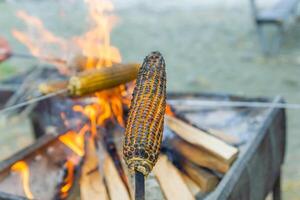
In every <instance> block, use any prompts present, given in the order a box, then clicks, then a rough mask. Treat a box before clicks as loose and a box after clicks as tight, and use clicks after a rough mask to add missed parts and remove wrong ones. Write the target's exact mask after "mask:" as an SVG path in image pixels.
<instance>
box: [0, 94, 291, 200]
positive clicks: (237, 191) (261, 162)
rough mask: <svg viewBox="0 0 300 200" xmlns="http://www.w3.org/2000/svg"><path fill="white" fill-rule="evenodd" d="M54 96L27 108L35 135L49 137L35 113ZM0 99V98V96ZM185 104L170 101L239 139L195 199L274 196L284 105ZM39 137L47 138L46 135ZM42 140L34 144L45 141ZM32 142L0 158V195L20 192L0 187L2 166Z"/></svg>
mask: <svg viewBox="0 0 300 200" xmlns="http://www.w3.org/2000/svg"><path fill="white" fill-rule="evenodd" d="M13 92H14V91H6V92H5V94H7V97H9V96H10V95H12V93H13ZM3 94H4V93H3ZM168 99H169V100H174V101H182V102H185V101H186V102H188V100H190V99H192V100H223V101H224V100H225V101H259V102H283V100H282V98H280V97H275V98H274V99H268V98H244V97H238V96H232V95H220V94H195V93H189V94H186V93H185V94H179V93H170V94H169V95H168ZM56 100H57V99H56ZM56 100H55V98H52V99H49V100H45V101H43V102H40V103H38V104H37V105H36V107H35V108H34V109H32V113H31V114H30V116H31V120H32V123H33V127H34V131H35V135H36V136H37V137H42V138H44V137H49V136H47V135H46V136H43V134H44V133H45V132H46V131H45V130H44V128H45V127H44V125H46V124H48V122H47V117H41V116H45V115H47V110H48V109H49V108H47V110H45V109H43V108H45V106H46V107H47V106H48V107H49V106H50V107H51V101H56ZM0 103H1V104H2V102H0ZM183 105H184V103H183ZM186 108H187V109H185V107H184V106H181V107H178V108H176V106H175V109H176V110H177V112H179V113H180V114H181V115H182V116H184V117H185V118H186V119H188V120H189V121H190V122H192V123H193V124H195V125H199V126H201V127H203V126H204V127H209V128H215V129H218V130H221V131H223V132H225V133H227V134H229V135H231V136H234V137H237V138H238V139H239V142H238V144H237V147H238V148H239V151H240V153H239V155H238V158H237V160H236V161H235V162H234V164H233V165H232V167H231V168H230V170H229V171H228V172H227V173H226V174H225V175H224V176H223V177H222V180H221V181H220V183H219V185H218V186H217V188H216V189H215V190H214V191H212V192H210V193H208V194H205V195H204V194H198V195H197V197H198V199H205V200H215V199H222V200H223V199H264V198H265V197H266V196H267V194H268V193H269V192H271V191H273V192H274V199H275V200H276V199H280V177H281V166H282V164H283V160H284V154H285V138H286V127H285V110H284V109H278V108H225V107H224V108H222V107H215V108H212V107H203V108H201V109H197V110H195V109H191V108H193V106H192V105H188V104H186ZM48 117H51V116H48ZM231 117H232V118H231ZM52 122H53V121H52ZM54 125H55V123H54ZM42 141H43V139H42ZM44 141H48V139H45V140H44ZM50 141H52V139H50ZM46 143H48V142H46ZM46 143H45V144H43V143H40V144H43V145H46ZM43 145H42V146H43ZM46 146H47V145H46ZM36 148H37V145H36V144H33V145H32V146H31V147H28V148H27V149H26V150H25V151H20V152H19V153H17V154H15V155H13V156H12V157H11V158H10V159H8V160H4V161H2V162H1V163H0V174H2V177H1V179H0V199H23V198H24V197H20V196H15V195H14V194H8V193H7V190H3V189H4V188H5V187H6V186H5V187H3V188H1V182H2V181H3V180H4V179H5V176H6V175H5V174H9V172H7V170H8V169H9V168H10V166H11V165H12V164H13V163H14V162H16V161H18V160H21V159H24V158H25V157H26V156H27V155H24V153H26V152H27V153H29V152H30V154H32V155H33V154H35V152H34V151H32V149H36ZM32 162H34V161H32ZM41 178H42V177H41ZM32 184H34V183H32ZM45 190H47V188H45ZM25 199H26V198H25ZM150 199H151V198H150Z"/></svg>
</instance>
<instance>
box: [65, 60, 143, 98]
mask: <svg viewBox="0 0 300 200" xmlns="http://www.w3.org/2000/svg"><path fill="white" fill-rule="evenodd" d="M138 69H139V65H138V64H128V65H115V66H114V67H103V68H100V69H97V70H94V71H88V72H83V73H81V74H79V75H77V76H73V77H71V78H70V81H69V84H68V89H69V94H70V95H71V96H82V95H86V94H90V93H93V92H96V91H99V90H103V89H109V88H112V87H115V86H117V85H120V84H123V83H126V82H128V81H131V80H133V79H135V78H136V76H137V73H138Z"/></svg>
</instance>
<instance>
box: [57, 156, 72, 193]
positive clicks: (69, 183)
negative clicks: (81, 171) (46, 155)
mask: <svg viewBox="0 0 300 200" xmlns="http://www.w3.org/2000/svg"><path fill="white" fill-rule="evenodd" d="M65 167H66V168H67V176H66V178H65V179H64V185H63V186H62V187H61V189H60V192H61V195H60V197H61V198H66V197H67V196H68V192H69V191H70V189H71V187H72V185H73V180H74V170H75V164H74V163H73V162H72V161H71V160H68V161H67V162H66V163H65Z"/></svg>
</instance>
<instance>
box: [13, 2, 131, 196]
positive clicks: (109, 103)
mask: <svg viewBox="0 0 300 200" xmlns="http://www.w3.org/2000/svg"><path fill="white" fill-rule="evenodd" d="M85 3H86V5H87V10H88V17H89V19H90V22H91V28H90V30H89V31H87V32H86V33H84V34H83V35H79V36H75V37H72V38H69V39H64V38H61V37H58V36H56V35H54V34H53V33H51V32H50V31H49V30H47V29H46V28H45V26H44V25H43V22H42V21H41V20H40V19H38V18H37V17H33V16H30V15H29V14H27V13H26V12H24V11H19V12H17V16H18V17H19V18H21V19H22V20H23V21H24V22H25V23H26V24H27V25H28V26H29V27H30V28H29V31H27V32H21V31H18V30H13V35H14V36H15V37H16V38H17V39H18V40H19V41H20V42H22V43H23V44H24V45H26V46H27V48H28V49H29V50H30V51H31V53H32V55H34V56H36V57H39V58H41V57H47V58H52V60H53V59H54V58H55V59H56V60H57V58H62V59H64V58H67V57H68V58H69V57H73V58H76V57H80V58H84V59H82V60H83V61H84V62H83V63H80V70H89V69H93V68H101V67H111V66H112V65H113V64H117V63H120V62H121V54H120V52H119V50H118V49H117V48H116V47H114V46H112V45H111V38H110V33H111V30H112V28H113V26H114V25H115V24H116V22H117V18H116V17H115V16H114V15H112V12H113V10H114V7H113V4H112V3H111V2H110V1H109V0H85ZM32 32H33V33H34V34H32ZM74 44H75V46H76V47H77V50H78V49H79V50H80V55H74V52H76V49H75V50H74V49H72V51H69V49H70V48H69V47H73V48H74ZM50 45H51V46H53V45H54V46H56V47H58V48H56V49H55V50H56V51H54V53H53V52H50V51H49V48H45V47H47V46H50ZM57 49H59V51H57ZM67 53H68V54H73V55H66V54H67ZM55 59H54V60H55ZM65 60H66V59H65ZM82 60H81V61H80V62H82ZM67 63H69V61H66V62H65V63H64V65H61V64H60V63H55V62H52V64H54V65H56V66H57V67H59V71H60V72H63V73H65V74H70V69H69V68H68V66H66V64H67ZM77 64H78V63H77ZM131 86H133V85H131ZM132 89H133V87H130V86H129V87H128V85H127V86H125V85H120V86H118V87H115V88H113V89H110V90H106V91H101V92H96V93H94V95H92V97H87V98H89V100H90V102H91V103H89V104H87V105H74V106H73V108H72V109H73V111H74V112H79V113H81V114H82V115H83V116H85V117H87V118H88V122H87V123H86V124H82V128H81V130H80V131H78V132H76V131H74V130H70V131H67V132H66V133H65V134H63V135H61V136H59V140H60V141H61V142H62V143H63V144H65V145H66V146H67V147H68V148H70V149H71V150H72V151H73V152H74V153H75V154H76V155H77V157H78V156H79V157H81V158H82V157H83V156H84V155H85V148H84V145H85V139H86V137H85V135H86V133H88V132H89V133H90V137H91V139H95V138H96V135H97V128H98V127H99V126H100V127H104V126H105V124H106V123H107V121H108V120H110V121H112V122H116V123H118V124H119V125H120V126H123V127H124V119H123V117H124V111H123V109H124V106H129V104H130V98H131V91H132ZM61 118H62V121H63V122H64V124H65V125H69V124H70V123H69V122H68V119H67V117H66V115H65V113H61ZM78 164H79V162H78V160H75V161H74V157H72V156H70V157H69V158H67V161H66V162H65V167H66V168H67V172H68V173H67V176H66V177H65V179H64V184H63V185H62V187H61V188H60V194H61V198H65V197H67V195H68V192H69V190H70V188H71V187H72V185H73V179H74V170H75V167H76V166H77V165H78ZM28 176H29V175H28Z"/></svg>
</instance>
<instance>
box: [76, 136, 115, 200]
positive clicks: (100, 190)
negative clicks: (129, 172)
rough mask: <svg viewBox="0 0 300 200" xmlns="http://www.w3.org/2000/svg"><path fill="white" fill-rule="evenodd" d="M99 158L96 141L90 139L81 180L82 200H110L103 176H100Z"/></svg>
mask: <svg viewBox="0 0 300 200" xmlns="http://www.w3.org/2000/svg"><path fill="white" fill-rule="evenodd" d="M98 167H99V162H98V156H97V153H96V147H95V144H94V140H93V139H92V138H90V139H89V140H88V142H87V148H86V154H85V161H84V164H83V167H82V172H81V178H80V196H81V199H82V200H90V199H103V200H108V199H109V197H108V193H107V191H106V188H105V185H104V182H103V175H101V174H100V172H99V170H98Z"/></svg>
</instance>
